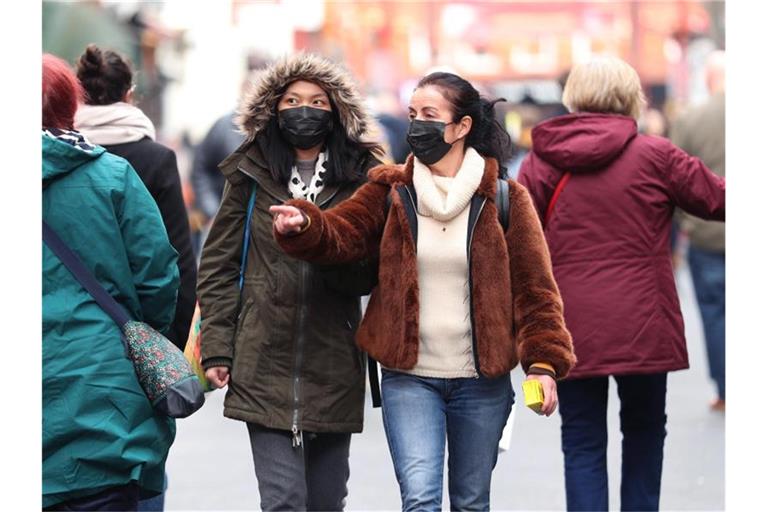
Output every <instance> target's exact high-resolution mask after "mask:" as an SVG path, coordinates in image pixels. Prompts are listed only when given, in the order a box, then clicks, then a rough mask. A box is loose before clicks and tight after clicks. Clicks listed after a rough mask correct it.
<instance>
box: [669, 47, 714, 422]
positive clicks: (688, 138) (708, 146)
mask: <svg viewBox="0 0 768 512" xmlns="http://www.w3.org/2000/svg"><path fill="white" fill-rule="evenodd" d="M706 76H707V89H708V90H709V93H710V98H709V99H708V100H707V102H706V103H704V104H703V105H701V106H699V107H696V108H693V109H691V110H690V111H689V112H686V113H685V114H684V115H682V116H681V117H680V118H678V120H677V121H676V123H675V124H674V125H673V131H672V142H674V143H675V144H677V145H678V146H680V147H681V148H682V149H683V150H685V151H687V152H688V153H690V154H692V155H695V156H698V157H699V158H701V160H702V161H703V162H704V163H705V164H706V165H707V167H709V168H710V169H711V170H712V172H714V173H715V174H717V175H718V176H723V177H724V176H725V52H723V51H716V52H713V53H712V54H710V55H709V57H708V59H707V67H706ZM681 229H682V230H683V231H684V232H685V233H686V234H687V235H688V242H689V243H688V266H689V267H690V269H691V277H692V278H693V286H694V289H695V290H696V300H697V302H698V304H699V312H700V313H701V320H702V323H703V324H704V339H705V341H706V347H707V359H708V362H709V374H710V376H711V377H712V380H714V381H715V385H716V386H717V398H716V399H715V400H714V401H713V402H712V403H711V407H712V409H714V410H719V411H724V410H725V224H723V223H722V222H711V221H706V220H703V219H698V218H696V217H693V216H690V215H686V216H684V218H683V221H682V228H681Z"/></svg>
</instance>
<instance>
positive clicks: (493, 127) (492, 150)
mask: <svg viewBox="0 0 768 512" xmlns="http://www.w3.org/2000/svg"><path fill="white" fill-rule="evenodd" d="M428 85H431V86H433V87H437V88H438V89H440V91H441V93H442V95H443V97H444V98H445V99H446V100H448V103H450V104H451V107H452V109H453V122H458V121H459V120H461V118H462V117H464V116H469V117H471V118H472V129H471V130H470V132H469V135H467V140H466V143H465V147H472V148H474V149H475V150H476V151H477V152H478V153H480V154H481V155H483V156H484V157H489V158H495V159H496V161H497V162H498V163H499V167H501V166H502V165H503V164H504V163H506V162H507V161H509V159H510V158H512V154H513V146H512V139H510V137H509V134H508V133H507V130H505V129H504V127H503V126H502V125H501V123H500V122H499V121H498V119H496V116H495V114H494V111H493V107H494V105H496V103H498V102H500V101H507V100H505V99H504V98H499V99H497V100H493V101H489V100H487V99H485V98H482V97H480V93H479V92H478V91H477V89H475V88H474V87H473V86H472V84H470V83H469V82H468V81H466V80H464V79H463V78H461V77H460V76H458V75H454V74H453V73H445V72H435V73H430V74H429V75H427V76H425V77H424V78H422V79H421V80H419V83H418V84H417V85H416V88H417V89H420V88H422V87H426V86H428Z"/></svg>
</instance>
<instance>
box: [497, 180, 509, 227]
mask: <svg viewBox="0 0 768 512" xmlns="http://www.w3.org/2000/svg"><path fill="white" fill-rule="evenodd" d="M496 211H498V212H499V224H501V227H502V228H504V232H505V233H506V232H507V229H509V182H508V181H507V180H503V179H499V180H497V182H496Z"/></svg>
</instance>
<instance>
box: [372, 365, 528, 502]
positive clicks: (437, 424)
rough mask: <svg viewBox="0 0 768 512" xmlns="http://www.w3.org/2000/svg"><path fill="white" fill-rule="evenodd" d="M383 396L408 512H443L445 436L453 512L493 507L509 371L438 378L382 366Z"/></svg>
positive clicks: (508, 395) (389, 439) (509, 398)
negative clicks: (493, 483)
mask: <svg viewBox="0 0 768 512" xmlns="http://www.w3.org/2000/svg"><path fill="white" fill-rule="evenodd" d="M381 394H382V415H383V417H384V430H385V432H386V434H387V442H388V443H389V452H390V454H391V455H392V463H393V464H394V467H395V475H396V476H397V481H398V483H399V484H400V496H401V499H402V508H403V510H404V511H409V510H420V511H423V510H440V509H441V506H442V501H443V463H444V460H445V445H446V439H447V441H448V493H449V496H450V500H451V510H489V509H490V490H491V472H492V471H493V468H494V466H496V457H497V455H498V444H499V439H501V432H502V430H503V429H504V425H505V424H506V422H507V417H508V416H509V412H510V410H511V408H512V403H513V402H514V396H515V395H514V392H513V391H512V383H511V381H510V378H509V375H504V376H503V377H498V378H495V379H486V378H485V377H480V378H477V379H473V378H469V379H466V378H463V379H433V378H425V377H417V376H415V375H408V374H405V373H399V372H394V371H389V370H384V369H383V370H382V380H381Z"/></svg>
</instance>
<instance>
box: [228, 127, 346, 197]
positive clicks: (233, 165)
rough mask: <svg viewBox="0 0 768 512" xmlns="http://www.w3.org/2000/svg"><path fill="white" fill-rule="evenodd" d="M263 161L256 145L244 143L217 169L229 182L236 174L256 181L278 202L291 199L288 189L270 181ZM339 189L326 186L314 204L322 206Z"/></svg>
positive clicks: (233, 179)
mask: <svg viewBox="0 0 768 512" xmlns="http://www.w3.org/2000/svg"><path fill="white" fill-rule="evenodd" d="M265 161H266V160H265V159H264V157H263V153H262V152H261V149H260V148H259V145H258V144H257V143H255V142H244V143H243V144H242V145H241V146H240V147H239V148H237V149H236V150H235V152H234V153H232V154H231V155H230V156H229V157H227V158H226V159H225V160H224V161H223V162H221V164H219V169H220V170H221V173H222V174H223V175H224V177H225V178H227V179H229V180H230V181H233V182H234V181H236V180H237V177H236V176H237V175H238V174H240V175H245V176H247V177H249V178H251V179H253V180H256V181H257V182H258V183H259V188H260V189H261V190H264V192H266V193H267V194H269V195H270V196H272V197H274V198H275V199H277V200H278V201H281V202H285V201H288V200H289V199H291V197H290V194H289V193H288V187H287V186H286V185H283V184H282V183H278V182H276V181H275V180H274V179H272V173H270V172H269V169H268V168H267V166H266V164H265ZM340 188H341V186H340V185H338V184H334V185H326V186H325V187H323V190H322V191H321V192H320V194H319V195H318V196H317V199H316V200H315V204H317V205H318V206H321V205H323V204H324V203H326V202H327V201H329V200H330V199H331V198H333V196H335V195H336V193H337V192H338V191H339V189H340Z"/></svg>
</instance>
